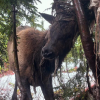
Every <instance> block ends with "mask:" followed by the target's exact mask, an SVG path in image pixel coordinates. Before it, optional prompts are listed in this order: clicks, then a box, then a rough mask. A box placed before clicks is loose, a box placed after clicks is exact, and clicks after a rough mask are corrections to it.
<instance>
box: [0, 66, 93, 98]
mask: <svg viewBox="0 0 100 100" xmlns="http://www.w3.org/2000/svg"><path fill="white" fill-rule="evenodd" d="M63 66H64V64H63ZM65 69H66V68H65ZM65 69H64V70H65ZM76 74H77V73H76V72H73V73H67V72H66V73H62V77H61V80H62V83H63V84H64V83H67V81H68V80H69V79H71V78H73V77H74V76H75V75H76ZM89 74H90V75H91V76H92V73H91V72H90V73H89ZM52 80H53V81H52V82H53V83H52V84H53V87H57V86H59V82H58V78H57V77H53V78H52ZM14 83H15V75H14V74H13V75H7V76H4V77H1V78H0V98H1V97H3V98H5V100H11V97H12V94H13V90H14ZM92 83H94V82H92ZM54 91H55V90H54ZM31 93H32V96H33V99H34V100H44V97H43V94H42V91H41V88H40V87H36V94H35V93H34V91H33V87H32V86H31ZM0 100H1V99H0Z"/></svg>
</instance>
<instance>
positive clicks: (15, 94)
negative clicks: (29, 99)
mask: <svg viewBox="0 0 100 100" xmlns="http://www.w3.org/2000/svg"><path fill="white" fill-rule="evenodd" d="M11 100H18V99H17V80H16V78H15V88H14V92H13V95H12V99H11Z"/></svg>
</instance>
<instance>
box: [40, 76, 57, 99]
mask: <svg viewBox="0 0 100 100" xmlns="http://www.w3.org/2000/svg"><path fill="white" fill-rule="evenodd" d="M41 89H42V92H43V95H44V98H45V100H55V99H54V93H53V87H52V77H51V76H50V78H49V79H48V81H47V82H45V83H41Z"/></svg>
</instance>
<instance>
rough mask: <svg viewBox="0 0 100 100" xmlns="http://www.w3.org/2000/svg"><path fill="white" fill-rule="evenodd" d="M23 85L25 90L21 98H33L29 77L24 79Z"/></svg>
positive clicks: (25, 99) (29, 99)
mask: <svg viewBox="0 0 100 100" xmlns="http://www.w3.org/2000/svg"><path fill="white" fill-rule="evenodd" d="M21 81H22V85H23V87H24V89H25V91H24V92H23V93H22V96H21V100H32V96H31V91H30V84H29V82H28V80H27V79H22V80H21Z"/></svg>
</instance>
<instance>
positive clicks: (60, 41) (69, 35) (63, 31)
mask: <svg viewBox="0 0 100 100" xmlns="http://www.w3.org/2000/svg"><path fill="white" fill-rule="evenodd" d="M68 10H69V9H67V11H65V12H63V13H62V12H61V13H60V12H59V13H57V14H56V16H55V17H54V16H51V15H47V14H44V13H40V14H41V15H42V17H44V18H45V19H46V20H47V21H48V22H49V23H51V26H50V28H49V30H48V32H47V34H46V37H45V38H46V40H47V42H46V44H45V46H44V47H43V48H42V55H43V57H44V58H46V59H53V58H55V57H57V56H59V55H63V52H66V50H67V48H69V46H70V45H71V43H72V41H73V38H74V36H75V24H76V22H75V15H74V13H73V12H72V11H68Z"/></svg>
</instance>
